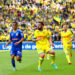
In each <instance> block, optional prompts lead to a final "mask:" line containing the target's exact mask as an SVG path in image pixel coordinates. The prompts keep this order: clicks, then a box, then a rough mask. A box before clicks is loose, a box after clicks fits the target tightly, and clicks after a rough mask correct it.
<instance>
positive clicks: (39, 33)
mask: <svg viewBox="0 0 75 75" xmlns="http://www.w3.org/2000/svg"><path fill="white" fill-rule="evenodd" d="M43 26H44V24H43V22H39V24H38V27H37V28H38V29H37V30H36V31H35V32H34V37H33V42H36V46H37V52H38V54H39V64H38V71H42V69H41V65H42V63H43V60H44V57H45V54H51V60H52V63H51V64H52V66H53V67H54V68H55V69H58V68H57V66H56V65H55V52H54V50H52V48H50V43H51V44H52V41H51V39H50V35H49V33H48V31H47V30H44V29H43Z"/></svg>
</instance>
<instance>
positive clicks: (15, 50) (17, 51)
mask: <svg viewBox="0 0 75 75" xmlns="http://www.w3.org/2000/svg"><path fill="white" fill-rule="evenodd" d="M10 55H15V56H20V57H22V49H21V48H14V47H12V49H11V51H10Z"/></svg>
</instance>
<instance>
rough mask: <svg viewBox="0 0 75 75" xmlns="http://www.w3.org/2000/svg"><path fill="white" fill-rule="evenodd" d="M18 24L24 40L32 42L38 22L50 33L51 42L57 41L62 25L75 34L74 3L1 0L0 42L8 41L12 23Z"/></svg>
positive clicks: (40, 0) (42, 0)
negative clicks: (42, 23) (41, 22)
mask: <svg viewBox="0 0 75 75" xmlns="http://www.w3.org/2000/svg"><path fill="white" fill-rule="evenodd" d="M14 21H17V22H18V25H19V29H21V30H22V31H23V33H24V38H25V40H27V41H29V40H32V36H33V34H34V31H35V30H36V29H37V25H38V22H39V21H43V22H44V29H47V30H51V31H52V37H53V41H59V40H60V35H59V32H60V31H62V26H63V25H68V27H69V28H70V29H71V30H72V31H73V33H75V2H73V1H70V2H69V1H68V0H60V1H59V0H38V2H36V1H35V0H23V1H22V2H21V1H20V0H18V1H15V0H7V1H6V0H2V2H1V4H0V41H1V42H2V41H8V40H9V37H10V32H11V30H12V23H13V22H14Z"/></svg>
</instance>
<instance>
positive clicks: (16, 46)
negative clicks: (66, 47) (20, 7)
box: [5, 22, 24, 70]
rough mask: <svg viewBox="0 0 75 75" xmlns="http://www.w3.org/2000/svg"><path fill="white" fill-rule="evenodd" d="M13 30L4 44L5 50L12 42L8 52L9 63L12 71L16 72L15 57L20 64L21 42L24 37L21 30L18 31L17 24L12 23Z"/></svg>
mask: <svg viewBox="0 0 75 75" xmlns="http://www.w3.org/2000/svg"><path fill="white" fill-rule="evenodd" d="M12 26H13V30H12V31H11V33H10V39H9V41H8V43H7V44H6V46H5V48H6V47H7V46H8V45H9V44H10V43H11V42H12V48H11V51H10V54H11V63H12V66H13V69H14V70H16V66H15V60H14V58H15V56H16V59H17V61H19V62H21V57H22V42H23V40H24V35H23V32H22V31H21V30H19V29H18V24H17V22H13V25H12Z"/></svg>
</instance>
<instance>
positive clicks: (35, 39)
mask: <svg viewBox="0 0 75 75" xmlns="http://www.w3.org/2000/svg"><path fill="white" fill-rule="evenodd" d="M39 40H41V38H38V39H37V38H34V37H33V39H32V41H33V42H36V41H39Z"/></svg>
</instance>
